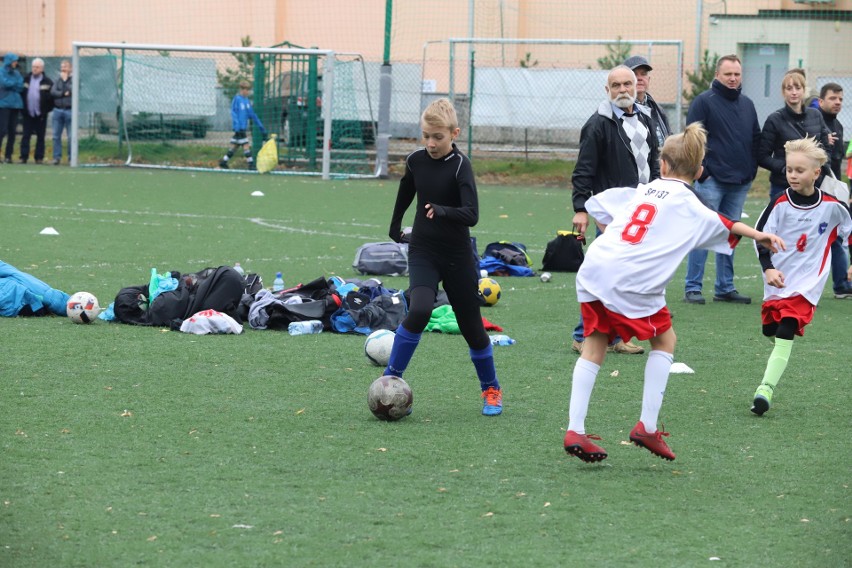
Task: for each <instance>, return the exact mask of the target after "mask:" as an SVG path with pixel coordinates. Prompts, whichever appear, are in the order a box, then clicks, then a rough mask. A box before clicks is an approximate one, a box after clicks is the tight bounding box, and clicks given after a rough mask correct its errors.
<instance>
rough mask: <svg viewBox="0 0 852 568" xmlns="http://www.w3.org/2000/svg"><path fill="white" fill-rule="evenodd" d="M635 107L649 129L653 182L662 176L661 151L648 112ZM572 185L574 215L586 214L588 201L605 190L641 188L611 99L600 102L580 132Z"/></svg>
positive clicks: (649, 157)
mask: <svg viewBox="0 0 852 568" xmlns="http://www.w3.org/2000/svg"><path fill="white" fill-rule="evenodd" d="M635 106H636V108H637V109H639V112H637V116H638V117H639V120H641V121H642V124H644V125H645V127H646V128H647V129H648V136H647V141H648V146H649V148H650V154H649V155H648V163H649V166H650V167H651V178H650V180H649V181H651V180H655V179H657V178H658V177H660V151H659V148H658V147H657V137H656V135H655V134H654V126H653V124H652V121H651V117H650V116H649V114H650V113H649V111H648V109H647V108H645V107H642V106H641V105H635ZM571 184H572V185H573V186H574V190H573V193H572V201H573V204H574V211H575V212H584V211H585V210H586V201H587V200H588V199H589V198H590V197H591V196H592V195H595V194H598V193H600V192H602V191H604V190H605V189H609V188H611V187H636V186H637V185H639V173H638V171H637V170H636V158H635V157H634V156H633V152H632V151H631V149H630V141H629V140H628V139H627V136H626V135H625V134H624V129H623V128H621V124H620V123H619V121H618V120H616V118H615V117H614V116H613V111H612V104H611V103H610V102H609V100H606V101H604V102H603V103H601V105H600V106H599V107H598V110H597V112H595V114H593V115H592V116H591V117H589V120H587V121H586V124H584V125H583V129H582V130H581V131H580V152H579V155H578V156H577V165H576V166H575V167H574V173H573V175H572V176H571Z"/></svg>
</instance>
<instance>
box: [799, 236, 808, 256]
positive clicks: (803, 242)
mask: <svg viewBox="0 0 852 568" xmlns="http://www.w3.org/2000/svg"><path fill="white" fill-rule="evenodd" d="M807 246H808V236H807V235H806V234H805V233H802V236H801V237H799V240H798V241H796V250H797V251H799V252H805V247H807Z"/></svg>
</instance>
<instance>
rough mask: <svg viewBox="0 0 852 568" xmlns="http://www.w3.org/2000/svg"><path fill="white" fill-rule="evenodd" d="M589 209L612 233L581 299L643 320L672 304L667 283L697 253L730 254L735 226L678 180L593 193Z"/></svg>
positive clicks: (589, 266)
mask: <svg viewBox="0 0 852 568" xmlns="http://www.w3.org/2000/svg"><path fill="white" fill-rule="evenodd" d="M586 210H587V211H588V213H589V214H590V215H591V216H593V217H594V218H595V219H596V220H597V222H598V223H600V224H601V225H606V226H607V227H606V231H604V233H603V234H602V235H600V236H598V237H597V238H596V239H595V240H594V242H593V243H592V244H591V246H590V247H589V250H588V252H587V253H586V258H585V260H584V261H583V264H582V266H580V270H579V272H578V273H577V299H578V300H579V301H580V302H592V301H595V300H600V301H601V303H603V305H604V306H606V307H607V309H609V310H612V311H614V312H617V313H619V314H622V315H624V316H627V317H629V318H632V319H637V318H641V317H645V316H649V315H651V314H655V313H657V312H658V311H660V310H661V309H662V308H663V307H664V306H665V305H666V297H665V295H666V285H667V284H668V283H669V282H670V281H671V279H672V277H673V276H674V273H675V271H676V270H677V268H678V266H680V263H681V262H682V261H683V259H684V258H685V257H686V255H687V254H689V253H690V251H692V250H693V249H697V248H704V249H709V250H712V251H715V252H720V253H723V254H731V252H732V250H733V248H734V247H735V246H736V244H737V242H738V239H739V238H738V237H737V236H736V235H733V234H731V232H730V228H731V226H732V225H733V221H730V220H729V219H727V218H725V217H723V216H721V215H719V214H718V213H716V212H715V211H713V210H712V209H710V208H709V207H707V206H706V205H705V204H704V203H703V202H702V201H701V200H700V199H699V198H698V196H697V195H696V194H695V193H694V192H693V190H692V188H691V187H690V186H689V185H687V184H685V183H683V182H682V181H678V180H671V179H662V178H661V179H656V180H654V181H652V182H651V183H649V184H640V185H639V187H616V188H612V189H607V190H606V191H604V192H601V193H599V194H597V195H594V196H593V197H592V198H590V199H589V200H588V201H587V202H586Z"/></svg>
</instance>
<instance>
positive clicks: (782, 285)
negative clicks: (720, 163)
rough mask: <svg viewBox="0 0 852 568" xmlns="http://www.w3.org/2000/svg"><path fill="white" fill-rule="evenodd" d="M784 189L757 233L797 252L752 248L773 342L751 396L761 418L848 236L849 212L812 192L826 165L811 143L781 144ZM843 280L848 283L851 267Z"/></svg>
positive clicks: (851, 222)
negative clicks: (835, 246) (834, 250)
mask: <svg viewBox="0 0 852 568" xmlns="http://www.w3.org/2000/svg"><path fill="white" fill-rule="evenodd" d="M784 150H785V152H786V163H787V165H786V172H787V183H789V184H790V187H788V188H787V189H786V190H785V191H784V192H783V193H782V194H781V195H779V196H778V197H777V198H776V199H775V200H774V201H773V202H772V203H770V204H769V206H768V207H767V208H766V209H765V210H764V211H763V213H761V215H760V219H759V220H758V222H757V228H758V229H761V230H766V231H772V232H777V233H778V234H779V235H780V236H781V237H782V238H784V239H787V240H788V241H789V242H790V243H793V242H795V243H796V246H795V247H791V248H790V249H789V250H787V251H784V252H781V253H778V254H773V255H770V252H769V251H768V250H766V249H765V248H763V247H762V246H760V245H759V244H756V245H755V246H756V249H757V256H758V258H759V259H760V266H761V268H763V279H764V286H763V308H762V310H761V319H762V322H763V335H765V336H767V337H770V338H772V337H774V338H775V346H774V347H773V349H772V353H771V354H770V355H769V361H768V362H767V364H766V371H764V374H763V380H762V381H761V383H760V386H759V387H757V391H755V393H754V401H753V403H752V407H751V411H752V412H754V413H755V414H757V415H758V416H762V415H763V414H764V413H765V412H766V411H767V410H769V407H770V406H771V405H772V395H773V393H774V392H775V387H776V386H778V381H779V379H780V378H781V375H782V374H784V370H785V369H786V368H787V361H788V360H789V359H790V352H791V351H792V349H793V337H794V336H796V335H804V328H805V326H806V325H807V324H809V323H810V322H811V320H812V319H813V316H814V311H815V310H816V306H817V303H818V302H819V298H820V296H821V295H822V290H823V288H824V287H825V282H826V280H828V275H829V274H830V273H831V262H830V261H829V259H828V256H829V255H830V254H831V243H833V242H834V241H835V240H836V239H837V237H838V235H839V236H840V237H841V238H842V239H846V238H847V237H848V236H849V233H850V231H852V219H850V216H849V210H848V209H847V208H846V206H845V205H844V204H842V203H840V202H839V201H838V200H837V199H835V198H834V197H832V196H830V195H828V194H826V193H823V192H822V191H820V189H819V188H817V187H815V186H814V183H815V182H816V180H817V178H818V177H819V175H820V168H821V167H822V165H823V164H825V162H826V161H827V159H828V156H826V154H825V151H824V150H823V149H822V148H821V147H820V145H819V144H818V143H817V142H816V141H815V140H814V139H813V138H802V139H799V140H790V141H789V142H787V143H786V144H784ZM847 278H848V279H850V280H852V267H850V268H849V269H848V274H847Z"/></svg>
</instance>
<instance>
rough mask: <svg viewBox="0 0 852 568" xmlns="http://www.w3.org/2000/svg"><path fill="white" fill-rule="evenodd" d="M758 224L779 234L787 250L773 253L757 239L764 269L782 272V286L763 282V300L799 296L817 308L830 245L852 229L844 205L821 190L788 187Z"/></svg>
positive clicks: (829, 265)
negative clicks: (807, 192)
mask: <svg viewBox="0 0 852 568" xmlns="http://www.w3.org/2000/svg"><path fill="white" fill-rule="evenodd" d="M755 228H756V229H757V230H759V231H764V232H767V233H775V234H776V235H778V236H779V237H781V238H782V239H784V242H785V243H786V244H787V250H785V251H779V252H777V253H775V254H772V255H770V253H769V250H767V249H766V248H764V247H762V246H760V245H758V244H757V243H755V248H756V250H757V256H758V258H759V259H760V266H761V268H763V270H766V269H768V268H775V269H777V270H780V271H781V274H783V275H784V288H776V287H775V286H770V285H768V284H764V286H763V300H764V301H766V300H778V299H781V298H789V297H791V296H795V295H800V296H804V297H805V299H807V300H808V302H810V303H811V304H813V305H814V306H816V305H817V303H818V302H819V298H820V296H821V295H822V291H823V288H825V282H826V280H828V275H829V273H830V272H831V243H833V242H834V241H835V240H836V239H837V237H838V236H839V237H840V238H842V239H844V240H845V239H846V238H848V237H849V233H850V231H852V218H850V217H849V211H848V210H847V209H846V207H844V206H843V204H842V203H840V202H839V201H838V200H837V199H835V198H834V197H832V196H831V195H828V194H827V193H823V192H822V191H820V190H819V189H817V190H816V191H814V193H813V194H811V195H801V194H799V193H796V192H795V191H793V190H792V189H790V188H787V190H786V191H785V192H784V193H782V194H781V195H779V196H778V198H777V199H776V200H775V201H774V202H772V203H770V204H769V206H768V207H767V208H766V209H764V210H763V213H761V214H760V219H759V220H758V221H757V226H756V227H755Z"/></svg>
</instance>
